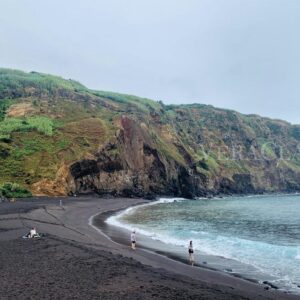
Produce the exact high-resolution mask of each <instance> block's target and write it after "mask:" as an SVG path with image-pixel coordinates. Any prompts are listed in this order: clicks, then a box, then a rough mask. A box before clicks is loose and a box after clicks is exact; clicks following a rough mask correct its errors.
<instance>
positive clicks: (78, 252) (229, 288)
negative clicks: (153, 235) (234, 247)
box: [0, 197, 300, 300]
mask: <svg viewBox="0 0 300 300" xmlns="http://www.w3.org/2000/svg"><path fill="white" fill-rule="evenodd" d="M59 199H60V198H50V197H49V198H47V199H39V198H34V199H31V200H30V201H17V202H15V203H5V204H3V203H2V204H0V261H1V264H2V265H1V266H2V272H1V275H0V276H1V280H2V289H1V290H0V298H1V299H7V298H14V299H24V298H28V297H30V298H31V299H41V298H43V299H53V297H54V298H55V297H56V299H70V297H71V298H72V299H82V298H85V299H98V298H99V297H101V299H120V298H121V299H141V298H143V299H165V298H168V299H219V300H224V299H228V300H229V299H230V300H231V299H236V300H237V299H264V300H267V299H276V300H279V299H280V300H281V299H300V298H299V297H298V296H296V295H292V294H286V293H282V292H280V291H276V290H273V289H269V290H265V289H264V288H263V287H262V286H260V285H258V284H254V283H251V282H247V281H245V280H242V279H239V278H235V277H232V276H230V275H226V274H220V272H216V271H212V270H208V269H202V268H193V267H191V266H189V265H186V264H183V263H180V262H178V261H175V260H173V259H170V258H168V257H165V256H163V255H160V254H157V253H153V252H151V251H148V250H143V249H137V250H136V251H132V250H131V249H130V247H129V245H126V246H124V245H122V244H118V243H115V242H113V241H112V240H110V239H108V238H107V237H106V236H104V235H103V234H100V233H99V231H98V230H96V229H95V228H93V227H92V226H90V225H89V220H91V219H92V218H93V216H95V215H99V214H105V213H108V212H116V211H117V210H123V209H125V208H128V207H130V206H134V205H137V204H141V203H146V202H148V201H147V200H143V199H132V198H131V199H128V198H95V197H77V198H76V199H74V198H73V197H70V198H62V199H63V207H59V204H58V202H59ZM31 226H35V227H37V230H38V232H41V233H43V236H44V237H43V238H41V239H37V240H33V241H31V240H24V239H21V236H22V235H24V234H25V233H26V232H27V230H28V228H29V227H31ZM11 253H13V255H11ZM41 264H42V266H43V267H42V268H41ZM20 266H21V268H20ZM28 274H32V275H30V276H28ZM36 286H39V287H41V288H39V289H36V288H35V287H36ZM51 295H52V296H51Z"/></svg>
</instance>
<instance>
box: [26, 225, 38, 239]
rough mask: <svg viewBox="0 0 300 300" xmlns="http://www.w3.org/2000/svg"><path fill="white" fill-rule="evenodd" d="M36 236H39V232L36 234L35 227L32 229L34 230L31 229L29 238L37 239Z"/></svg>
mask: <svg viewBox="0 0 300 300" xmlns="http://www.w3.org/2000/svg"><path fill="white" fill-rule="evenodd" d="M36 236H38V234H37V232H36V229H35V228H34V227H32V228H31V229H30V231H29V233H28V237H29V238H34V237H36Z"/></svg>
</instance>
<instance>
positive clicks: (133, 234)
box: [130, 230, 136, 250]
mask: <svg viewBox="0 0 300 300" xmlns="http://www.w3.org/2000/svg"><path fill="white" fill-rule="evenodd" d="M130 240H131V249H132V250H135V247H136V236H135V230H133V231H132V233H131V236H130Z"/></svg>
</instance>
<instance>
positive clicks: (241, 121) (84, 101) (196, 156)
mask: <svg viewBox="0 0 300 300" xmlns="http://www.w3.org/2000/svg"><path fill="white" fill-rule="evenodd" d="M123 114H126V115H128V116H130V117H132V118H134V119H136V120H138V121H140V122H143V123H145V124H146V126H147V127H148V130H149V132H150V133H151V136H152V138H153V142H154V143H155V144H156V147H157V149H158V150H159V152H160V153H162V154H163V155H164V156H165V157H167V158H168V159H170V160H176V161H177V162H178V163H179V164H182V165H185V166H188V167H191V162H190V161H189V159H187V156H188V157H190V158H191V160H192V162H193V163H194V164H195V165H196V169H197V171H198V172H200V173H203V174H205V175H207V176H208V177H214V176H218V175H220V174H223V175H224V174H225V175H224V176H228V177H230V176H231V175H232V174H234V173H237V172H240V173H243V172H251V173H252V174H256V176H257V178H259V177H260V176H263V172H264V170H263V169H262V167H261V166H260V165H259V164H254V163H253V162H252V161H248V160H246V159H243V160H232V159H230V160H229V159H228V158H229V157H232V155H233V154H232V150H231V148H232V144H233V143H235V145H237V146H241V153H242V155H243V156H245V157H246V156H247V155H249V153H250V152H251V151H250V150H251V149H250V147H253V145H254V146H255V147H254V148H255V149H254V150H253V151H257V153H258V154H259V152H261V151H260V149H261V148H263V149H264V155H265V156H266V158H268V159H270V160H272V159H274V158H276V157H277V156H278V153H277V154H276V151H277V150H276V146H275V144H276V145H282V146H284V147H285V149H287V150H288V151H289V152H291V153H292V152H293V153H295V152H296V151H297V146H298V142H299V140H300V127H299V126H291V125H290V124H289V123H286V122H283V121H278V120H270V119H267V118H261V117H259V116H254V115H250V116H247V115H242V114H239V113H237V112H234V111H230V110H221V109H217V108H214V107H212V106H207V105H200V104H194V105H179V106H175V105H163V104H162V103H160V102H155V101H152V100H149V99H145V98H139V97H136V96H130V95H122V94H117V93H111V92H101V91H93V90H89V89H87V88H86V87H84V86H83V85H81V84H80V83H78V82H76V81H73V80H65V79H62V78H60V77H56V76H52V75H47V74H40V73H36V72H32V73H25V72H22V71H15V70H8V69H0V165H1V169H0V184H1V183H4V182H10V181H11V182H16V183H19V184H21V185H22V186H25V187H28V188H29V187H30V185H31V184H32V183H34V182H37V181H39V180H41V179H42V178H48V179H54V178H55V176H56V173H57V170H58V169H59V167H60V166H61V165H62V164H63V163H65V164H69V163H71V162H74V161H76V160H78V159H81V158H83V157H88V156H91V155H93V154H94V153H95V151H96V150H97V149H99V147H100V146H101V145H103V144H105V143H106V142H107V141H109V140H110V139H111V138H112V137H113V136H114V134H115V132H116V130H117V127H118V125H117V124H118V118H120V116H121V115H123ZM178 145H181V146H180V147H179V146H178ZM276 155H277V156H276ZM277 158H278V157H277ZM278 167H279V168H281V167H282V168H283V169H290V170H292V171H293V172H299V171H300V162H299V161H298V159H293V160H292V161H289V162H288V163H284V164H278Z"/></svg>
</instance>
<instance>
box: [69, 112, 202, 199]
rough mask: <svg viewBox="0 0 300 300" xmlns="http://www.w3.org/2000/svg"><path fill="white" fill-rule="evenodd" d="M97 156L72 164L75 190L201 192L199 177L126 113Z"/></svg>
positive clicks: (151, 193)
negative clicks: (157, 146) (171, 158)
mask: <svg viewBox="0 0 300 300" xmlns="http://www.w3.org/2000/svg"><path fill="white" fill-rule="evenodd" d="M95 157H96V158H95V159H93V160H87V159H84V160H81V161H78V162H76V163H74V164H73V165H71V167H70V173H71V175H72V177H73V178H74V182H75V185H74V186H73V187H72V192H78V193H84V192H96V193H98V194H112V195H115V196H127V197H128V196H137V197H143V196H146V197H153V196H155V195H164V194H165V195H175V196H184V197H188V198H191V197H193V196H194V195H195V193H196V192H197V189H196V185H195V184H194V183H193V181H195V180H196V181H197V177H195V176H192V175H191V174H190V173H189V171H188V170H187V169H186V168H184V167H183V166H180V165H177V164H176V163H174V161H168V160H167V159H166V157H164V156H163V155H161V154H160V153H159V152H158V151H157V149H155V147H154V145H153V142H152V140H151V137H150V135H149V133H148V132H147V128H143V126H141V125H140V124H138V123H137V122H136V121H134V120H132V119H130V118H128V117H122V119H121V128H120V130H119V131H118V133H117V136H116V137H115V138H114V140H113V141H110V142H109V143H108V144H107V145H106V146H105V147H103V148H102V149H101V150H100V151H99V152H98V153H96V154H95ZM198 181H199V180H198ZM199 191H200V190H199ZM199 191H198V192H199Z"/></svg>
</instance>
